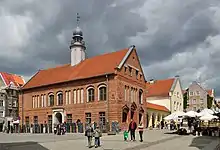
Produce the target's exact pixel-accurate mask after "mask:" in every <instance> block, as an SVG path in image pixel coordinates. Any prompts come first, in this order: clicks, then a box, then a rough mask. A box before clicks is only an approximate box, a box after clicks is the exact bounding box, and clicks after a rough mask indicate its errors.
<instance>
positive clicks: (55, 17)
mask: <svg viewBox="0 0 220 150" xmlns="http://www.w3.org/2000/svg"><path fill="white" fill-rule="evenodd" d="M142 2H143V1H142ZM142 2H141V1H139V3H137V1H135V2H134V1H131V2H127V3H122V4H121V5H118V4H117V1H112V0H108V1H103V0H90V1H85V0H83V1H72V0H65V1H62V2H61V1H46V2H45V3H42V2H40V1H30V2H24V3H23V4H21V3H13V2H12V1H8V2H6V1H3V3H1V4H2V5H5V8H6V7H7V10H8V11H9V12H10V14H11V15H12V16H13V15H15V14H16V15H25V14H26V13H27V12H28V13H30V14H31V16H32V19H33V21H34V22H35V23H36V24H39V25H40V26H42V27H43V29H42V30H41V31H39V32H40V33H38V35H36V36H34V37H31V40H30V41H29V42H30V43H28V44H27V46H25V47H23V49H22V51H23V52H25V53H26V57H24V59H23V61H20V62H16V63H14V64H12V65H14V67H17V68H18V70H20V74H23V75H32V74H33V73H34V72H36V71H37V70H36V69H37V68H39V69H43V68H46V67H48V66H47V65H46V66H44V65H43V64H44V63H42V62H41V61H45V62H53V63H51V65H52V66H53V65H55V64H64V63H69V62H70V50H69V43H70V40H71V36H72V35H71V34H72V31H73V29H74V28H75V27H76V13H77V12H78V13H80V16H81V23H80V27H81V28H82V29H83V31H84V35H85V36H84V38H85V41H86V45H87V52H88V54H87V55H88V56H94V55H97V54H100V53H104V52H105V51H113V50H117V49H120V48H125V47H128V46H130V45H131V44H128V43H126V38H127V37H129V36H135V35H136V33H137V32H142V31H144V30H145V24H144V19H143V18H141V17H140V16H139V14H137V13H134V12H130V10H131V9H134V8H136V7H140V5H141V4H142ZM114 3H115V6H114ZM112 4H113V5H112ZM110 5H112V6H110ZM32 28H33V30H34V28H35V26H33V27H32ZM62 31H69V32H68V33H67V32H64V33H65V34H64V35H63V36H64V42H65V44H61V43H60V42H59V41H58V38H57V36H58V35H59V34H61V33H62ZM103 35H106V38H107V41H105V42H104V43H102V38H103ZM24 61H25V62H27V63H24ZM6 62H7V61H6ZM21 64H22V65H21ZM3 66H4V67H3ZM10 68H12V67H11V65H10V66H9V65H7V66H6V65H5V64H2V69H3V70H5V71H10V72H17V70H16V71H15V70H14V71H13V69H10Z"/></svg>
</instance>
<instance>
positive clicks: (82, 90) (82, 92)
mask: <svg viewBox="0 0 220 150" xmlns="http://www.w3.org/2000/svg"><path fill="white" fill-rule="evenodd" d="M83 94H84V89H80V97H81V103H84V95H83Z"/></svg>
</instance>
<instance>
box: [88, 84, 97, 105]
mask: <svg viewBox="0 0 220 150" xmlns="http://www.w3.org/2000/svg"><path fill="white" fill-rule="evenodd" d="M90 89H93V90H94V101H95V88H94V87H88V88H87V89H86V97H87V99H86V102H87V103H89V102H90V101H89V90H90Z"/></svg>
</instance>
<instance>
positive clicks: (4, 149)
mask: <svg viewBox="0 0 220 150" xmlns="http://www.w3.org/2000/svg"><path fill="white" fill-rule="evenodd" d="M31 149H32V150H48V149H47V148H45V147H43V146H41V145H40V144H38V143H37V142H16V143H0V150H31Z"/></svg>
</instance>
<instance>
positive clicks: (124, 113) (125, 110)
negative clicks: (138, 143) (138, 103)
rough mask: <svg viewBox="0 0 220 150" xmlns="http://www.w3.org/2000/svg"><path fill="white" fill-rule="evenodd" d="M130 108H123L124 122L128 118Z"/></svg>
mask: <svg viewBox="0 0 220 150" xmlns="http://www.w3.org/2000/svg"><path fill="white" fill-rule="evenodd" d="M128 111H129V110H128V109H127V108H124V109H123V110H122V122H126V121H127V118H128Z"/></svg>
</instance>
